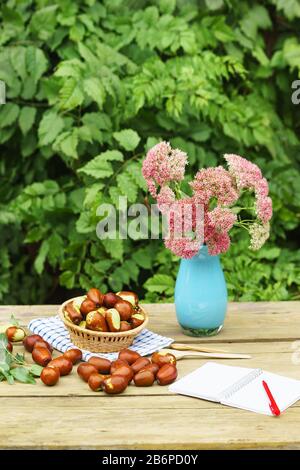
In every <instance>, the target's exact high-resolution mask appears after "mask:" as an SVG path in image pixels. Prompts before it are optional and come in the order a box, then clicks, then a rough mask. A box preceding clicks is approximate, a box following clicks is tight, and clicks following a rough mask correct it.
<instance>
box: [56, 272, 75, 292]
mask: <svg viewBox="0 0 300 470" xmlns="http://www.w3.org/2000/svg"><path fill="white" fill-rule="evenodd" d="M59 280H60V282H61V285H62V286H65V287H66V288H67V289H72V288H73V287H74V284H75V274H74V273H73V272H72V271H64V272H63V273H62V274H61V275H60V276H59Z"/></svg>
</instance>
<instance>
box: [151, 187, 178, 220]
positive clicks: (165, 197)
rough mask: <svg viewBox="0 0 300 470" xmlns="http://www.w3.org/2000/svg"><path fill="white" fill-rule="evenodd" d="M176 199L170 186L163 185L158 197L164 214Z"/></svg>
mask: <svg viewBox="0 0 300 470" xmlns="http://www.w3.org/2000/svg"><path fill="white" fill-rule="evenodd" d="M175 199H176V198H175V194H174V191H172V189H171V188H169V186H163V187H162V188H161V190H160V191H159V193H158V195H157V197H156V201H157V205H158V208H159V210H160V211H161V212H162V213H163V214H164V213H165V212H167V210H168V208H169V206H170V204H173V202H175Z"/></svg>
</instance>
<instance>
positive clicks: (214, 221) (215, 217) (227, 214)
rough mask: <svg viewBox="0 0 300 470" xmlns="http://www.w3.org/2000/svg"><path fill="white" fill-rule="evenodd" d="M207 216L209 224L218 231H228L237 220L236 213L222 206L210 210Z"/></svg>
mask: <svg viewBox="0 0 300 470" xmlns="http://www.w3.org/2000/svg"><path fill="white" fill-rule="evenodd" d="M207 216H208V221H209V224H210V225H211V226H212V227H214V229H215V230H216V231H218V232H228V231H229V230H230V229H231V228H232V227H233V224H234V223H235V221H236V220H237V216H236V214H234V213H233V212H232V211H231V210H230V209H227V208H224V207H220V206H217V207H216V208H215V209H213V210H212V211H210V212H208V214H207Z"/></svg>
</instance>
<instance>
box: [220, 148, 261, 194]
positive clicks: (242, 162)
mask: <svg viewBox="0 0 300 470" xmlns="http://www.w3.org/2000/svg"><path fill="white" fill-rule="evenodd" d="M224 158H225V160H226V161H227V163H228V168H229V172H230V174H231V175H232V176H233V177H234V178H235V180H236V184H237V187H238V188H239V189H244V188H253V189H254V188H255V185H256V183H257V182H258V181H259V180H261V179H262V174H261V171H260V169H259V168H258V166H257V165H255V164H254V163H252V162H250V161H249V160H246V158H243V157H240V156H239V155H234V154H228V153H226V154H225V155H224Z"/></svg>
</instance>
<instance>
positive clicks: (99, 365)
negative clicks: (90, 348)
mask: <svg viewBox="0 0 300 470" xmlns="http://www.w3.org/2000/svg"><path fill="white" fill-rule="evenodd" d="M88 364H92V365H93V366H94V367H96V369H97V371H98V372H99V374H109V372H110V367H111V361H110V360H108V359H105V358H102V357H96V356H92V357H90V359H89V360H88Z"/></svg>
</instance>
